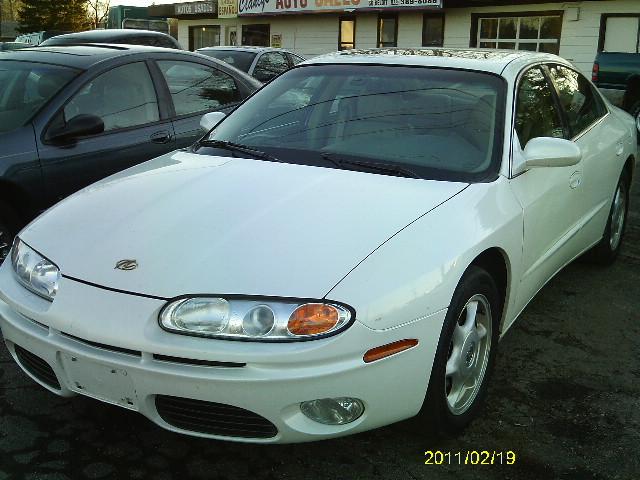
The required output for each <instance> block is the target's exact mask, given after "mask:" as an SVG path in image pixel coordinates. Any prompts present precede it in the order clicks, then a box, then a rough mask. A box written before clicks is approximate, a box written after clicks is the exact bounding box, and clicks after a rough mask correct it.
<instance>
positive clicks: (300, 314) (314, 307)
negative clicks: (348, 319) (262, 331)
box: [287, 303, 340, 335]
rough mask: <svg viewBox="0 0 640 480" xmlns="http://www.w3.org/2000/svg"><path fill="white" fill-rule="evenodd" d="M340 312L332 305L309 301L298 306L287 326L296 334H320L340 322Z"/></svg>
mask: <svg viewBox="0 0 640 480" xmlns="http://www.w3.org/2000/svg"><path fill="white" fill-rule="evenodd" d="M339 319H340V313H339V312H338V309H337V308H336V307H334V306H332V305H325V304H324V303H307V304H305V305H301V306H299V307H298V308H296V309H295V310H294V311H293V313H292V314H291V316H290V317H289V323H288V325H287V328H288V329H289V331H290V332H291V333H293V334H294V335H318V334H321V333H325V332H328V331H329V330H331V329H332V328H333V327H335V326H336V325H337V324H338V320H339Z"/></svg>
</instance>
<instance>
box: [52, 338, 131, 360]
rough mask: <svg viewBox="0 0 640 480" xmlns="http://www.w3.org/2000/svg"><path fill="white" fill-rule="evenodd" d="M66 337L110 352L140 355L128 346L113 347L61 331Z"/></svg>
mask: <svg viewBox="0 0 640 480" xmlns="http://www.w3.org/2000/svg"><path fill="white" fill-rule="evenodd" d="M61 333H62V335H64V336H65V337H67V338H70V339H72V340H75V341H76V342H80V343H84V344H85V345H90V346H92V347H96V348H100V349H102V350H109V351H110V352H116V353H124V354H125V355H135V356H136V357H141V356H142V352H140V351H138V350H131V349H129V348H122V347H114V346H113V345H105V344H104V343H98V342H92V341H90V340H85V339H84V338H80V337H75V336H73V335H69V334H68V333H64V332H61Z"/></svg>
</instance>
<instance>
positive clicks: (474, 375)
mask: <svg viewBox="0 0 640 480" xmlns="http://www.w3.org/2000/svg"><path fill="white" fill-rule="evenodd" d="M492 326H493V321H492V317H491V306H490V305H489V301H488V300H487V298H486V297H485V296H484V295H474V296H472V297H471V298H470V299H469V300H468V301H467V303H466V305H465V306H464V308H463V309H462V311H461V312H460V315H459V316H458V322H457V323H456V326H455V328H454V330H453V335H452V337H451V343H450V345H449V356H448V359H447V363H446V369H445V396H446V398H447V405H448V407H449V410H450V411H451V413H452V414H454V415H462V414H464V413H465V412H466V411H467V410H468V409H469V407H470V406H471V405H472V404H473V402H474V400H475V398H476V396H477V395H478V392H479V390H480V387H481V386H482V382H483V380H484V376H485V372H486V369H487V363H488V361H489V356H490V352H491V337H492V331H491V330H492Z"/></svg>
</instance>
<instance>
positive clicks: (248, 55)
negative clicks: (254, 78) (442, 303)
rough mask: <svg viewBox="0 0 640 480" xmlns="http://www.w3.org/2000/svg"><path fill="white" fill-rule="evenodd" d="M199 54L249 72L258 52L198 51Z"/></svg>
mask: <svg viewBox="0 0 640 480" xmlns="http://www.w3.org/2000/svg"><path fill="white" fill-rule="evenodd" d="M198 53H202V54H204V55H207V56H208V57H213V58H217V59H218V60H222V61H223V62H226V63H228V64H229V65H233V66H234V67H236V68H238V69H240V70H242V71H243V72H245V73H246V72H249V68H250V67H251V64H252V63H253V59H254V58H256V55H257V53H256V52H245V51H238V50H198Z"/></svg>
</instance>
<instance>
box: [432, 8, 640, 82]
mask: <svg viewBox="0 0 640 480" xmlns="http://www.w3.org/2000/svg"><path fill="white" fill-rule="evenodd" d="M570 7H579V9H580V16H579V20H578V21H571V20H570V19H569V17H568V15H566V9H567V8H570ZM545 10H564V11H565V15H564V19H563V24H562V37H561V39H560V56H562V57H564V58H566V59H567V60H569V61H570V62H572V63H573V64H574V65H576V67H578V68H579V69H580V70H581V71H582V72H583V73H585V74H590V73H591V68H592V67H593V60H594V59H595V55H596V52H597V51H598V39H599V34H600V16H601V15H602V14H603V13H640V0H602V1H598V2H549V3H543V4H536V5H519V6H508V7H475V8H453V9H448V10H446V16H445V30H444V44H445V46H447V47H468V46H469V41H470V28H471V14H472V13H502V12H522V11H530V12H533V11H545Z"/></svg>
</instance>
